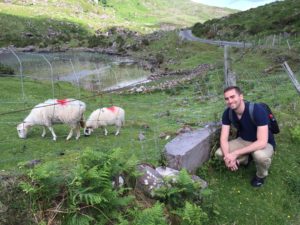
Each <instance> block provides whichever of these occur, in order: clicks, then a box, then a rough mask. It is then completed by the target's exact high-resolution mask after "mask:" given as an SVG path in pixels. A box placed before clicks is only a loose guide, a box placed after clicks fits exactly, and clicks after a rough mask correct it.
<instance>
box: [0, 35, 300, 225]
mask: <svg viewBox="0 0 300 225" xmlns="http://www.w3.org/2000/svg"><path fill="white" fill-rule="evenodd" d="M161 42H162V43H165V44H162V45H161V47H160V48H159V47H157V45H158V44H159V43H158V42H151V43H149V45H148V46H147V48H146V49H145V50H144V51H143V52H140V54H141V55H144V56H145V57H146V56H147V55H148V54H149V52H150V50H151V52H163V53H164V62H163V63H162V65H161V67H162V68H165V67H167V66H172V69H174V70H176V69H178V68H182V67H183V66H182V65H186V66H187V68H188V67H189V66H188V65H190V67H191V68H192V67H195V66H196V65H198V63H211V64H214V69H212V70H210V71H209V72H208V73H207V74H206V75H204V76H200V77H197V78H195V79H193V80H192V81H190V82H185V83H182V84H180V85H179V86H178V87H177V88H176V92H175V91H168V90H166V91H163V92H153V93H148V94H125V93H123V94H99V95H97V94H95V93H94V94H93V93H89V92H88V91H84V90H81V98H82V100H83V101H85V102H86V103H87V106H88V110H87V113H86V115H88V114H89V113H90V112H91V111H92V110H93V109H95V108H97V107H100V106H107V105H111V104H114V105H119V106H121V107H123V108H124V109H125V111H126V125H125V127H124V128H123V129H122V130H121V135H120V136H118V137H115V136H113V134H112V133H113V131H114V129H113V128H111V129H109V130H110V134H109V136H107V137H105V136H104V135H103V132H102V131H101V130H98V131H96V132H95V133H93V135H92V136H91V137H83V136H82V137H81V138H80V139H79V140H78V141H75V140H74V139H72V140H70V141H68V142H66V141H65V140H64V139H65V137H66V135H67V133H68V129H67V128H66V127H65V126H62V125H57V126H55V128H54V129H55V131H56V133H57V135H58V140H57V141H56V142H53V141H52V140H51V136H50V134H48V135H47V136H46V138H45V139H43V138H41V137H40V134H41V130H40V129H39V128H38V127H36V128H34V129H33V130H32V131H31V133H30V134H29V137H28V139H26V140H21V139H19V138H18V137H17V133H16V130H15V125H16V124H17V123H18V122H20V121H22V120H23V119H24V117H25V116H26V115H27V114H28V112H29V109H30V108H32V107H33V106H34V105H35V104H37V103H39V102H41V101H42V100H44V99H47V98H51V97H52V89H51V84H50V83H47V82H46V81H45V82H41V81H31V80H27V79H26V80H25V82H24V90H25V99H23V97H22V93H21V91H20V89H21V87H20V80H18V79H17V78H9V77H6V78H1V82H0V85H1V89H0V90H1V101H2V104H1V106H0V107H1V108H0V110H1V111H0V112H1V123H2V124H3V125H2V129H1V131H0V134H1V137H2V138H1V145H2V149H3V150H2V151H1V152H0V155H1V160H2V161H1V164H0V165H1V169H2V170H5V171H7V172H6V173H8V172H13V173H17V174H23V173H24V169H25V168H27V167H28V165H30V162H31V160H34V159H39V160H42V163H41V165H40V166H38V167H36V170H33V171H32V170H31V169H29V171H28V172H29V173H28V175H27V176H29V177H27V176H25V177H23V178H22V179H23V181H25V182H27V185H25V184H24V185H23V190H27V191H29V192H30V191H33V192H31V193H32V194H34V195H31V197H32V199H37V198H38V199H39V201H37V200H35V201H34V202H37V203H38V204H41V205H39V207H38V208H35V207H36V206H37V205H31V206H28V202H27V203H26V201H25V200H24V199H27V197H28V196H30V195H28V194H29V192H28V194H27V195H25V196H24V195H23V194H22V193H20V192H17V193H19V195H17V197H16V199H17V200H18V201H19V202H20V203H19V204H18V205H19V208H18V210H16V209H15V210H11V211H9V212H10V213H8V214H6V217H5V219H6V220H8V219H10V221H18V218H19V217H14V216H12V215H14V213H15V212H18V214H19V215H24V216H25V217H26V219H24V220H29V218H30V217H31V214H30V213H28V212H27V211H26V210H25V209H26V208H28V207H29V208H30V209H31V210H32V211H33V212H37V213H38V214H39V215H44V214H43V213H42V212H46V211H47V210H48V209H50V211H51V209H52V208H53V207H57V205H56V206H55V204H54V203H56V204H58V203H60V201H62V197H61V194H63V193H68V190H75V189H74V188H75V187H76V188H77V189H76V190H75V191H74V192H73V191H72V192H70V194H76V193H78V194H79V195H81V194H82V193H81V192H79V191H80V190H82V191H86V192H87V194H88V195H87V197H84V196H83V195H82V197H81V198H80V197H79V195H78V199H77V197H76V198H75V200H76V201H75V202H72V201H71V202H69V200H68V199H69V198H68V197H67V196H71V195H66V196H65V198H66V199H65V200H64V203H65V204H62V205H59V206H61V207H64V208H61V209H64V210H63V211H65V210H67V212H69V213H70V214H68V216H67V215H66V214H55V215H56V216H55V219H56V220H58V221H59V220H63V219H65V221H67V220H68V221H71V222H74V223H75V221H77V222H78V221H87V220H89V221H94V220H99V221H100V220H101V221H102V220H105V219H106V220H108V218H109V220H111V221H113V222H111V223H115V224H118V222H119V223H123V224H127V223H128V222H129V221H131V222H132V224H139V222H138V221H141V220H143V218H144V217H145V216H146V214H147V213H150V214H151V216H150V217H147V218H148V220H149V221H150V222H149V224H165V223H166V221H171V223H172V224H180V223H182V224H193V223H192V222H191V221H198V222H199V223H198V224H201V223H202V224H224V223H242V224H249V225H250V224H253V220H254V221H255V223H257V224H278V225H281V224H289V225H296V224H297V223H298V220H299V210H298V209H299V204H300V202H299V179H298V174H299V151H297V149H298V147H297V146H298V143H299V141H298V139H297V132H298V130H297V129H298V128H297V126H300V124H299V121H298V119H297V118H298V116H299V115H298V114H299V112H300V110H299V108H300V101H299V96H298V94H297V92H296V91H295V90H294V88H293V87H292V84H291V82H290V81H289V79H288V76H287V75H286V73H285V71H283V70H282V69H280V66H279V67H276V65H278V61H277V60H276V56H278V55H280V54H283V53H281V51H278V52H273V51H272V50H268V51H265V50H264V49H248V50H238V49H232V50H231V51H230V55H231V58H232V69H233V70H234V71H235V72H236V73H237V74H238V81H237V82H238V84H239V85H240V86H241V87H242V88H243V89H244V90H245V97H246V99H248V100H253V101H264V102H267V103H268V104H269V105H270V106H271V107H272V109H273V111H274V113H275V115H276V116H277V118H278V121H279V124H280V127H281V133H280V134H279V135H277V142H278V147H277V150H276V151H277V152H276V155H275V157H274V160H273V163H272V167H271V170H270V176H269V177H268V179H267V180H266V184H265V185H264V186H263V187H262V188H260V189H253V188H252V187H251V186H250V184H249V181H250V179H251V177H252V176H253V174H254V172H255V168H254V164H251V165H250V166H249V167H248V168H240V169H239V170H238V171H237V172H236V173H231V172H229V171H227V170H226V168H225V167H224V165H223V164H222V163H219V162H217V161H216V160H215V159H214V158H212V159H211V160H210V161H209V162H207V163H206V164H205V165H204V166H202V167H201V168H200V169H199V170H198V172H197V174H198V175H199V176H200V177H201V178H203V179H205V180H206V181H208V183H209V190H210V192H211V193H207V195H205V193H201V196H202V197H203V201H198V200H197V198H198V197H199V194H197V192H193V191H192V190H193V189H185V188H184V189H182V186H178V187H177V186H175V187H173V189H172V190H161V194H160V198H161V202H163V204H158V203H157V204H154V202H155V201H154V200H149V199H148V200H145V198H144V197H143V198H139V197H141V196H139V195H137V193H136V194H134V192H132V191H133V190H134V186H131V185H129V186H128V187H129V188H130V189H129V190H125V192H122V193H123V194H121V193H119V194H121V196H123V197H125V196H128V197H129V196H131V197H132V198H133V200H131V201H128V202H127V200H126V201H125V202H124V205H122V206H121V205H115V206H116V208H110V209H111V211H110V212H113V213H112V214H110V213H106V211H105V209H101V211H102V212H104V211H105V213H104V214H105V215H106V216H108V218H106V217H105V216H102V217H101V218H100V219H99V218H98V217H97V216H95V214H94V213H93V211H94V209H95V210H97V209H99V207H101V206H99V207H98V206H97V207H96V204H98V203H97V202H93V201H94V200H93V198H94V196H93V193H94V192H92V191H93V190H89V189H87V190H85V189H86V188H87V186H72V185H75V183H76V182H75V183H74V184H72V183H70V182H69V181H71V180H73V179H72V177H73V176H74V174H75V173H74V172H75V171H78V170H76V168H77V169H78V168H80V165H82V166H81V168H82V169H84V170H83V171H81V172H84V173H82V174H81V175H80V174H77V175H76V177H77V178H76V179H79V181H81V183H79V184H80V185H86V183H85V182H82V181H83V180H82V179H83V178H84V179H91V180H90V181H88V183H90V184H92V183H93V182H94V179H95V181H96V180H97V179H98V176H96V177H95V178H93V173H92V172H95V173H96V174H97V171H98V172H99V173H100V171H102V170H103V169H101V170H98V169H99V168H100V167H99V168H94V167H93V165H94V164H93V163H91V162H89V163H88V164H87V165H86V166H84V165H85V164H84V163H83V162H84V160H82V158H84V157H86V154H87V153H86V152H87V151H88V152H89V153H88V155H91V156H89V158H94V159H96V158H97V157H98V156H96V155H99V157H100V156H101V157H102V156H103V157H104V158H106V157H112V156H110V153H113V152H115V151H116V149H120V151H121V152H123V153H122V154H126V157H124V156H120V157H118V159H120V160H121V161H120V162H119V161H118V160H116V161H114V160H113V161H112V162H113V163H112V164H111V166H112V167H110V168H115V169H116V171H118V168H119V169H123V168H124V169H125V168H127V167H126V166H122V167H121V168H120V167H119V166H116V164H115V163H122V162H123V163H127V162H128V163H129V162H130V161H131V160H129V159H136V161H132V162H147V163H151V164H153V165H155V166H158V165H161V164H162V163H164V162H163V161H162V158H161V154H162V151H163V148H164V145H165V144H166V143H167V142H168V140H165V139H161V138H159V135H160V134H161V133H166V134H169V135H171V137H174V136H175V132H176V131H177V130H178V129H179V128H180V127H181V126H183V125H184V124H189V125H191V126H192V127H193V128H195V129H196V128H200V127H202V125H203V124H205V123H207V122H210V121H218V120H219V118H220V116H221V112H222V110H223V109H224V103H223V98H222V87H223V71H222V67H223V65H222V57H223V52H222V49H221V48H218V47H214V46H206V45H204V44H198V43H187V42H180V41H179V40H178V39H177V38H175V33H169V34H168V35H164V36H163V37H162V38H161ZM173 42H174V43H177V45H176V46H177V47H178V49H179V50H178V51H179V52H180V53H176V51H172V50H171V48H172V45H173ZM167 43H169V44H167ZM136 54H138V53H136ZM177 54H181V56H182V57H183V59H182V60H180V57H179V55H177ZM293 54H295V52H286V55H287V56H289V59H293ZM195 59H197V60H195ZM170 61H174V62H175V63H174V64H170V63H169V62H170ZM213 62H215V63H213ZM292 62H293V66H292V68H293V69H294V70H295V71H297V70H296V69H295V68H299V63H297V60H295V61H292ZM279 65H280V64H279ZM296 66H297V67H296ZM269 67H274V68H275V69H274V70H272V72H271V73H270V72H269V73H265V72H264V71H265V69H266V68H269ZM296 75H298V74H296ZM148 85H152V84H148ZM54 86H55V90H54V91H55V97H57V98H65V97H76V96H77V94H78V93H77V92H78V90H77V89H76V88H74V87H73V86H72V85H70V84H68V83H64V82H57V83H55V85H54ZM282 93H284V94H282ZM16 102H19V103H18V104H17V103H16ZM20 110H24V111H20ZM10 111H16V112H14V113H7V114H4V113H5V112H10ZM140 132H143V133H144V135H145V136H146V139H145V140H144V141H142V142H141V141H139V140H138V134H139V133H140ZM216 145H217V144H216ZM114 149H115V150H114ZM118 151H119V150H118ZM212 151H214V150H213V149H212ZM119 153H120V152H119ZM119 153H118V154H119ZM107 154H108V155H107ZM125 158H126V160H125V162H124V161H122V160H123V159H125ZM128 160H129V161H128ZM98 165H99V166H100V165H101V163H100V164H99V163H98ZM120 165H121V164H120ZM122 165H123V164H122ZM126 165H132V164H131V163H129V164H126ZM78 166H79V167H78ZM47 171H48V172H47ZM50 171H51V172H50ZM72 171H74V172H72ZM32 173H33V174H32ZM36 173H38V174H37V175H34V174H36ZM87 173H88V174H89V175H88V174H87ZM31 174H32V175H31ZM57 174H59V176H58V175H57ZM30 176H32V177H31V179H29V178H30ZM81 176H82V178H80V177H81ZM109 177H111V176H109ZM183 178H184V174H183ZM53 179H54V180H53ZM29 181H35V182H33V183H30V182H29ZM182 181H184V182H186V181H188V179H186V178H184V179H183V180H182ZM28 182H29V183H28ZM41 182H42V183H41ZM43 182H47V183H48V182H50V183H51V184H52V185H54V186H55V187H54V186H51V185H50V186H48V188H49V189H48V188H47V186H45V185H43V186H40V185H39V184H43ZM184 182H183V184H184ZM77 183H78V182H77ZM96 183H97V182H96ZM29 184H30V185H34V186H30V185H29ZM71 184H72V185H71ZM129 184H130V183H129ZM186 184H188V183H186ZM28 185H29V186H28ZM188 187H189V188H193V186H190V185H189V186H188ZM24 188H25V189H24ZM36 188H38V189H37V192H35V190H36ZM43 188H47V189H46V191H47V193H48V191H50V190H51V192H49V194H45V193H44V192H43V191H45V189H43ZM69 188H71V189H69ZM79 188H81V189H79ZM98 188H100V187H98ZM16 191H17V190H16ZM39 191H40V192H39ZM111 191H116V190H111ZM6 193H7V195H5V194H4V193H2V195H3V197H2V199H3V200H2V201H5V202H6V203H8V205H9V206H10V207H11V209H13V208H14V205H13V204H14V203H13V202H11V201H9V196H10V195H12V194H14V195H15V192H13V193H12V190H11V191H10V192H6ZM43 193H44V194H43ZM80 193H81V194H80ZM190 193H192V194H196V195H191V194H190ZM119 194H117V196H118V195H119ZM41 196H43V197H41ZM44 196H47V197H48V198H45V197H44ZM51 196H52V197H51ZM54 196H57V197H54ZM58 196H60V197H58ZM76 196H77V195H76ZM113 196H115V195H113ZM182 196H185V197H184V198H185V199H186V201H187V202H184V201H181V202H180V201H179V199H182ZM100 197H101V196H100ZM102 197H103V196H102ZM102 197H101V198H102ZM53 198H55V199H56V200H55V201H52V200H53ZM71 199H72V198H71ZM73 199H74V198H73ZM141 199H143V200H141ZM229 199H230V201H229ZM77 200H78V201H77ZM128 200H129V199H128ZM109 201H110V200H109ZM111 201H112V199H111ZM32 203H33V202H32ZM67 203H68V204H67ZM112 203H114V204H118V202H115V201H113V202H112ZM53 204H54V205H53ZM72 204H75V205H73V206H74V207H73V206H72ZM76 204H77V207H76ZM122 204H123V203H122ZM136 204H137V205H136ZM71 206H72V207H71ZM85 206H88V207H87V208H84V209H85V210H84V211H82V210H79V211H76V210H77V209H78V207H79V208H81V207H85ZM93 206H95V207H96V208H97V209H96V208H94V209H93ZM135 206H136V207H135ZM152 206H153V207H152ZM111 207H113V205H112V206H111ZM172 207H173V208H172ZM162 208H164V210H163V211H164V214H163V215H166V217H164V218H163V217H162V214H161V212H162V210H161V209H162ZM36 210H38V211H36ZM43 210H45V211H43ZM25 212H27V214H26V213H25ZM141 212H142V213H141ZM77 213H81V214H80V215H82V213H83V214H86V215H89V217H84V220H81V219H82V218H81V219H80V217H78V215H79V214H77ZM115 213H116V214H115ZM51 215H52V216H53V215H54V214H51ZM51 215H50V216H51ZM63 215H65V216H64V217H61V216H63ZM147 215H148V214H147ZM167 215H168V216H167ZM2 216H3V215H2ZM24 216H23V217H24ZM48 216H49V214H47V215H46V214H45V215H44V216H41V217H39V221H40V222H41V221H47V219H49V218H52V217H50V216H49V217H48ZM192 218H194V219H192ZM195 218H201V219H200V221H199V219H197V220H195ZM13 219H14V220H13ZM117 221H118V222H117ZM151 221H152V222H151ZM153 221H154V222H153ZM180 221H181V222H180ZM90 223H91V222H90ZM196 224H197V223H196Z"/></svg>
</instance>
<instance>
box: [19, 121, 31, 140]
mask: <svg viewBox="0 0 300 225" xmlns="http://www.w3.org/2000/svg"><path fill="white" fill-rule="evenodd" d="M28 130H29V125H28V124H26V123H25V122H23V123H20V124H19V125H18V126H17V131H18V135H19V138H23V139H24V138H26V137H27V133H28Z"/></svg>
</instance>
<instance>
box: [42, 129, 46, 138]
mask: <svg viewBox="0 0 300 225" xmlns="http://www.w3.org/2000/svg"><path fill="white" fill-rule="evenodd" d="M45 136H46V127H44V126H43V133H42V137H43V138H44V137H45Z"/></svg>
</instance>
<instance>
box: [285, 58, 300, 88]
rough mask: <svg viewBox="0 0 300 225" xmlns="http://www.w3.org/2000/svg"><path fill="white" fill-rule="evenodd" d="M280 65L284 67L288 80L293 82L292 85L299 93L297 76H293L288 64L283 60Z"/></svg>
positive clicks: (299, 85) (299, 86)
mask: <svg viewBox="0 0 300 225" xmlns="http://www.w3.org/2000/svg"><path fill="white" fill-rule="evenodd" d="M282 66H283V68H284V69H285V71H286V72H287V73H288V75H289V77H290V80H291V81H292V83H293V84H294V87H295V88H296V90H297V91H298V93H299V94H300V84H299V82H298V80H297V78H296V77H295V75H294V73H293V71H292V70H291V68H290V67H289V65H288V64H287V62H284V63H283V64H282Z"/></svg>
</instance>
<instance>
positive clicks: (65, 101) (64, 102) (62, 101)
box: [56, 99, 68, 105]
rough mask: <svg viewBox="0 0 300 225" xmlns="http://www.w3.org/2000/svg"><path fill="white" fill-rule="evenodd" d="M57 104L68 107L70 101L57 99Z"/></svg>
mask: <svg viewBox="0 0 300 225" xmlns="http://www.w3.org/2000/svg"><path fill="white" fill-rule="evenodd" d="M56 102H57V103H58V104H59V105H66V104H67V103H68V100H67V99H57V100H56Z"/></svg>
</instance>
